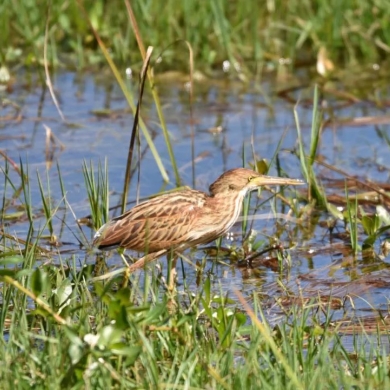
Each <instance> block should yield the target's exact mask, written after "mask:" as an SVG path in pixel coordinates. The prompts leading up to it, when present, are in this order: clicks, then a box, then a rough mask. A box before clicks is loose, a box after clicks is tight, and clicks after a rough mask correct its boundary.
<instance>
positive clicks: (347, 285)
mask: <svg viewBox="0 0 390 390" xmlns="http://www.w3.org/2000/svg"><path fill="white" fill-rule="evenodd" d="M53 82H54V84H55V90H56V93H57V97H58V100H59V104H60V107H61V110H62V112H63V113H64V116H65V119H66V123H64V122H63V121H62V120H61V118H60V116H59V114H58V112H57V110H56V108H55V106H54V104H53V102H52V100H51V98H50V95H49V93H48V91H43V90H42V88H41V86H40V84H39V82H38V81H34V77H32V76H31V75H26V74H23V73H20V74H19V75H18V77H17V79H16V82H15V84H14V85H13V88H12V91H11V92H2V96H1V97H2V98H3V99H7V100H6V101H4V105H3V107H2V108H1V111H0V145H1V146H0V148H1V151H2V152H4V153H5V154H6V155H7V157H8V158H9V160H10V161H14V162H16V163H19V159H20V160H21V161H22V162H23V163H24V164H27V163H28V167H29V173H30V189H31V199H32V204H33V206H34V210H35V214H36V222H35V223H36V226H37V228H39V227H40V226H43V225H44V218H43V217H42V213H41V209H42V201H41V198H40V193H39V187H38V185H37V179H36V172H39V174H40V176H41V177H42V178H43V181H44V182H46V168H47V166H48V158H49V157H48V155H47V145H46V142H47V130H46V129H45V127H44V126H47V127H48V128H49V129H50V130H51V132H52V134H53V136H54V138H52V142H51V143H50V145H49V146H50V147H49V151H50V152H51V154H52V156H51V157H52V159H53V161H54V164H53V165H52V166H51V168H50V169H49V171H48V177H49V179H50V187H51V195H52V198H53V205H54V206H57V205H62V203H61V202H62V195H61V192H60V186H59V180H58V172H57V169H56V165H55V162H56V161H58V164H59V166H60V168H61V175H62V180H63V182H64V186H65V190H66V200H67V202H68V203H69V205H70V206H71V208H72V210H73V212H74V213H75V215H76V217H77V218H81V217H84V216H86V215H88V214H90V210H89V206H88V202H87V193H86V189H85V185H84V179H83V174H82V163H83V161H84V160H85V161H87V162H89V161H92V162H93V163H94V165H95V166H97V165H98V163H99V161H100V162H104V160H105V159H107V161H108V167H109V180H110V185H109V186H110V191H111V197H110V201H111V205H116V204H118V202H119V200H120V196H119V195H120V193H121V191H122V186H123V184H122V182H123V178H124V173H125V172H124V170H125V163H126V157H127V148H128V144H129V137H130V131H131V127H132V120H133V117H132V115H131V114H130V113H129V109H128V106H127V103H126V102H125V100H124V98H123V95H122V93H121V91H120V90H119V89H118V87H117V86H116V85H115V83H113V82H112V83H111V82H110V81H107V77H103V76H101V77H94V76H91V75H77V74H74V73H60V74H57V75H56V76H55V77H54V80H53ZM286 83H288V80H287V81H286ZM129 84H132V88H133V89H134V90H136V89H137V85H136V84H135V83H134V81H129ZM295 84H297V83H296V82H295ZM298 85H299V83H298ZM260 87H261V88H260ZM284 87H285V86H284V85H282V84H276V83H274V82H264V83H263V84H261V86H256V87H254V86H253V87H244V86H243V85H241V84H239V83H234V82H219V81H218V82H216V81H209V82H207V83H198V84H197V85H196V86H195V92H194V102H193V116H192V117H191V116H190V110H189V104H188V102H189V96H188V92H187V90H186V87H185V83H184V82H180V81H177V82H175V83H172V82H170V83H167V82H164V81H162V82H160V86H159V92H160V96H161V101H162V104H163V110H164V114H165V117H166V121H167V124H168V128H169V132H170V136H171V139H172V143H173V149H174V155H175V158H176V161H177V165H178V168H179V171H180V175H181V179H182V182H183V184H186V185H191V186H192V185H193V183H195V186H196V188H197V189H200V190H205V191H207V188H208V185H209V184H210V183H211V182H212V181H213V180H215V179H216V178H217V177H218V176H219V175H220V174H221V173H222V172H223V171H225V170H227V169H229V168H234V167H239V166H242V164H243V161H244V162H245V164H246V165H248V164H249V163H251V162H253V161H254V155H255V157H256V159H258V160H261V159H265V160H267V161H268V162H269V161H271V160H272V159H273V158H274V157H275V153H276V151H277V149H278V145H279V143H280V145H279V153H278V154H277V162H278V166H279V167H280V168H279V169H280V172H285V173H287V174H288V176H290V177H293V178H301V177H302V176H301V172H300V165H299V161H298V158H297V157H296V155H295V154H294V153H292V151H294V150H296V147H297V132H296V124H295V119H294V112H293V110H294V104H292V101H295V102H296V101H300V103H299V105H298V106H297V108H296V109H297V112H298V115H299V120H300V124H301V129H302V134H303V138H304V140H305V143H306V145H307V147H308V146H309V142H310V127H311V120H312V105H311V104H310V101H311V99H312V96H313V88H312V87H311V86H309V87H306V88H297V89H295V90H294V91H292V92H290V93H289V98H288V99H287V98H286V96H285V95H284V94H278V93H277V91H280V90H282V89H283V88H284ZM331 88H334V85H331ZM338 88H342V86H341V87H340V85H338ZM372 88H373V89H374V88H377V87H374V86H372ZM260 90H261V93H260ZM374 93H375V91H374V90H373V91H370V92H369V93H368V95H369V96H372V95H373V94H374ZM320 104H321V105H322V107H323V108H324V110H325V113H326V114H325V115H326V117H327V118H329V119H331V120H332V123H330V124H329V126H327V127H326V128H324V130H323V134H322V138H321V143H320V145H319V156H320V157H321V159H322V160H323V161H324V162H326V163H327V164H329V165H331V166H333V167H335V168H336V169H341V170H343V171H344V172H346V173H347V174H349V175H350V176H357V177H359V178H360V179H362V180H367V179H370V180H372V181H374V182H380V183H386V182H387V181H388V177H389V161H388V159H387V157H386V156H388V150H389V144H388V142H387V140H388V139H389V138H388V137H389V130H390V129H389V125H388V123H389V122H390V120H389V119H388V118H387V117H386V115H385V114H386V113H385V110H384V109H383V108H381V107H379V105H378V104H376V103H375V102H374V101H373V100H372V99H371V100H370V99H369V98H367V99H364V100H363V99H360V100H357V99H355V101H354V102H353V103H352V102H351V100H349V99H345V98H340V96H336V95H335V94H332V93H328V94H324V95H322V96H321V101H320ZM142 116H143V118H144V119H145V121H146V123H147V125H148V127H149V130H150V132H151V134H152V137H153V140H154V143H155V146H156V148H157V150H158V152H159V154H160V156H161V158H162V160H163V162H164V164H165V166H166V167H167V171H168V174H169V177H170V182H169V183H168V184H166V183H164V181H163V179H162V176H161V174H160V172H159V170H158V168H157V165H156V163H155V161H154V158H153V156H152V153H151V152H150V149H149V148H148V147H147V144H146V142H145V139H144V138H142V139H141V151H142V160H141V175H140V196H141V198H142V197H147V196H148V195H151V194H154V193H156V192H158V191H160V190H161V189H163V188H165V189H170V188H174V187H175V180H174V174H173V169H172V167H171V165H170V160H169V156H168V153H167V147H166V144H165V141H164V137H163V135H162V132H161V130H160V128H159V125H158V119H157V113H156V110H155V108H154V105H153V103H152V100H151V98H150V97H149V96H146V97H145V99H144V102H143V107H142ZM368 116H370V117H374V118H378V117H380V118H382V119H381V122H379V123H378V122H377V121H375V120H374V121H372V123H370V121H364V123H363V125H361V124H359V126H358V125H357V124H356V123H353V121H351V119H353V118H361V117H364V118H366V117H368ZM386 118H387V119H386ZM191 123H192V124H193V131H194V138H192V137H191ZM53 139H55V143H54V142H53ZM192 141H193V142H194V151H195V173H196V175H195V178H194V177H193V175H192V172H193V170H192V161H191V150H192ZM51 157H50V158H51ZM0 164H1V167H2V168H4V167H5V160H4V158H2V159H1V163H0ZM275 167H276V164H275V160H273V164H272V166H271V169H270V171H269V174H271V175H278V174H279V173H280V172H278V171H277V170H276V168H275ZM317 173H318V177H319V179H320V180H322V181H323V183H324V185H325V187H326V188H327V193H328V194H340V195H342V196H343V195H344V185H343V179H344V177H343V176H342V175H340V174H339V173H337V172H335V171H334V170H331V169H328V168H326V167H324V166H318V167H317ZM2 176H3V175H2ZM10 176H11V178H12V180H14V182H15V183H18V182H20V179H19V177H18V175H17V173H16V172H15V171H14V170H13V169H12V167H11V168H10ZM332 179H340V180H341V182H340V183H341V185H340V187H339V188H338V187H336V186H334V182H333V181H331V180H332ZM0 191H1V192H2V193H3V191H4V180H3V179H2V180H1V182H0ZM285 195H286V196H287V197H297V196H298V195H299V194H298V193H296V192H295V190H290V189H287V190H285ZM270 196H271V194H270V193H269V192H263V194H262V197H263V198H265V199H266V198H267V197H270ZM6 197H7V198H10V197H11V191H10V188H9V186H8V191H7V193H6ZM135 197H136V181H135V180H133V182H132V186H131V191H130V196H129V200H134V199H135ZM19 203H20V202H19V201H18V200H16V201H15V202H14V204H13V206H12V207H9V208H8V209H7V214H12V213H13V212H15V211H17V205H18V204H19ZM251 206H252V209H251V214H254V209H255V208H256V212H255V214H256V215H255V217H254V218H253V219H252V220H251V221H250V223H252V229H253V231H254V233H253V234H254V236H255V241H257V242H261V243H262V244H263V246H267V245H269V244H270V243H273V242H274V239H273V238H274V237H277V239H278V242H279V244H282V245H283V247H284V248H285V249H286V253H285V254H286V255H287V256H289V258H290V261H291V267H285V268H284V270H283V271H278V269H277V267H275V266H274V265H275V258H276V254H275V253H272V252H271V254H266V255H264V256H262V257H260V259H256V260H254V261H253V262H252V265H251V267H247V266H246V263H245V262H244V263H243V264H241V266H237V261H236V260H235V259H233V258H232V257H227V258H223V259H222V261H218V262H216V261H213V260H212V259H211V257H209V256H208V257H207V262H206V270H205V272H204V275H206V274H211V275H212V276H213V280H214V287H215V290H216V291H217V292H218V291H219V288H220V285H221V286H222V289H223V291H228V292H229V291H230V296H234V293H233V291H234V290H235V289H238V290H240V291H242V292H243V293H244V294H245V295H246V296H247V297H249V296H251V295H252V294H253V292H255V293H256V294H259V296H260V297H261V299H262V300H263V301H264V308H265V311H266V312H267V313H268V315H269V317H270V319H271V320H274V321H278V319H279V318H280V314H281V313H282V311H283V310H282V308H283V307H284V306H289V305H292V304H302V302H303V301H299V299H301V298H307V297H308V298H310V297H315V298H318V297H322V299H324V300H326V299H327V297H329V293H330V292H332V296H333V297H334V299H336V301H337V302H339V301H340V304H339V303H336V304H335V308H336V309H337V310H335V319H337V318H345V317H346V316H347V317H348V316H350V315H356V316H357V317H367V316H374V315H376V314H377V310H379V311H381V313H382V315H386V314H387V307H388V296H389V293H390V289H389V287H388V286H389V281H390V271H389V267H388V265H389V257H387V256H385V255H381V253H380V248H379V242H378V245H377V246H376V248H375V250H376V252H375V253H372V254H371V255H369V256H368V257H367V256H366V257H364V258H362V257H361V256H358V257H357V258H354V257H353V256H351V254H350V253H349V251H348V247H347V246H346V245H345V244H346V243H347V244H348V238H346V237H345V236H344V235H343V233H344V232H345V229H344V224H343V222H341V221H339V222H338V223H337V224H336V228H335V229H334V231H333V234H330V232H329V229H328V227H327V224H326V223H325V222H326V221H327V219H328V218H329V215H327V214H326V213H324V212H317V213H316V214H312V215H311V216H305V218H304V221H303V222H301V223H297V222H296V221H294V219H292V220H290V221H287V220H285V219H284V218H279V219H277V218H274V213H283V214H286V213H288V211H289V207H288V206H286V205H285V204H283V203H282V201H281V200H280V199H278V200H276V199H273V200H272V201H270V202H266V203H263V202H262V201H261V200H259V199H258V198H257V196H252V198H251ZM304 206H305V204H304V203H302V204H301V206H300V207H304ZM365 208H366V210H367V211H373V210H375V208H374V206H373V205H368V206H365ZM303 214H304V213H303ZM57 216H58V217H56V218H54V219H53V223H54V229H55V233H56V235H57V236H58V239H59V241H60V242H61V243H62V246H60V247H59V248H58V249H55V251H57V250H58V251H59V252H60V253H61V256H62V257H63V258H65V259H67V258H71V256H75V257H76V259H77V261H78V262H79V263H80V264H83V263H84V262H86V263H93V262H94V261H95V257H94V256H93V255H88V254H87V253H86V251H85V249H83V248H82V249H80V248H79V245H78V242H77V240H76V239H75V237H74V235H73V232H76V234H77V235H79V234H78V233H77V229H76V223H75V221H74V218H73V216H72V213H70V212H69V211H65V210H64V208H63V207H60V209H59V210H58V213H57ZM63 221H66V225H65V224H64V223H63ZM5 228H6V231H8V232H9V233H11V234H14V235H15V236H16V237H18V238H20V239H23V238H24V237H25V234H26V231H27V224H26V223H25V222H23V218H21V219H15V220H14V219H10V220H9V221H8V222H7V224H6V227H5ZM84 232H85V234H86V236H87V238H89V239H90V238H91V237H92V235H93V232H92V231H90V229H88V228H85V229H84ZM232 232H233V233H234V235H233V240H232V239H226V238H225V239H224V241H223V246H224V247H231V246H237V247H238V248H240V247H241V243H242V234H241V224H240V223H238V224H237V225H236V226H235V227H234V228H233V230H232ZM359 234H360V235H359V237H360V240H361V239H363V238H364V235H362V234H361V232H360V233H359ZM42 245H47V248H49V249H53V248H50V247H49V246H48V244H47V243H45V242H44V241H43V242H42ZM205 256H207V254H205V252H204V251H202V250H198V251H196V252H194V251H192V252H189V253H188V257H189V258H190V259H191V260H192V261H193V262H196V261H202V259H203V258H204V257H205ZM107 262H108V264H109V265H110V266H113V267H115V266H122V263H121V260H120V258H119V256H118V255H117V254H116V253H113V254H112V256H111V257H110V258H109V259H108V260H107ZM161 262H162V264H165V260H164V259H162V260H161ZM183 266H184V269H185V271H186V278H187V283H188V284H190V285H193V288H196V272H195V270H194V267H193V266H192V265H190V264H187V263H186V262H184V263H183ZM179 268H180V267H179ZM181 277H182V275H181V272H180V269H179V280H180V278H181ZM278 281H281V282H282V284H283V285H284V286H285V289H282V288H281V287H280V284H279V283H278ZM275 297H278V298H280V301H279V302H278V303H277V302H276V301H275ZM346 313H348V314H347V315H346Z"/></svg>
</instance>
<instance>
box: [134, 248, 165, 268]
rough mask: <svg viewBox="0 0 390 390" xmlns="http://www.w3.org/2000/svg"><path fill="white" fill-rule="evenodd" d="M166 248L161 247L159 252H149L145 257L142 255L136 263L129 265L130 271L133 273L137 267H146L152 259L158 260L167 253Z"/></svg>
mask: <svg viewBox="0 0 390 390" xmlns="http://www.w3.org/2000/svg"><path fill="white" fill-rule="evenodd" d="M166 252H167V250H166V249H161V250H160V251H158V252H154V253H149V254H147V255H145V256H143V257H141V258H140V259H139V260H137V261H136V262H135V263H134V264H132V265H129V266H128V272H129V273H130V274H131V273H133V272H134V271H136V270H137V269H140V268H144V267H145V265H146V264H147V263H150V262H151V261H154V260H156V259H157V258H159V257H160V256H162V255H163V254H164V253H166Z"/></svg>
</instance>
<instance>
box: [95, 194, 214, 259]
mask: <svg viewBox="0 0 390 390" xmlns="http://www.w3.org/2000/svg"><path fill="white" fill-rule="evenodd" d="M206 198H207V195H206V194H204V193H202V192H200V191H194V190H182V191H177V192H175V193H171V194H167V195H162V196H159V197H156V198H154V199H151V200H149V201H147V202H144V203H141V204H139V205H138V206H135V207H133V208H132V209H130V210H129V211H127V212H126V213H124V214H122V215H121V216H119V217H116V218H114V219H112V220H111V221H110V222H108V223H106V224H105V225H104V226H102V227H101V228H100V229H99V230H98V232H97V233H96V235H95V238H94V245H96V246H98V248H99V249H112V248H115V247H123V248H128V249H133V250H136V251H141V252H147V253H151V252H155V251H158V250H161V249H169V248H174V247H177V246H179V245H180V244H182V243H184V242H185V241H186V238H187V236H188V234H189V232H191V229H192V227H193V225H194V222H195V220H196V218H197V216H198V215H199V213H200V212H201V210H202V208H203V206H204V203H205V201H206Z"/></svg>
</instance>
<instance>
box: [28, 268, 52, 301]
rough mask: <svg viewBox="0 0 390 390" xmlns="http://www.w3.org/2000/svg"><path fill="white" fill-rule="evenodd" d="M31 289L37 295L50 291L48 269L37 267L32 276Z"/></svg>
mask: <svg viewBox="0 0 390 390" xmlns="http://www.w3.org/2000/svg"><path fill="white" fill-rule="evenodd" d="M30 286H31V290H32V291H33V293H34V294H35V295H36V296H39V295H41V294H42V293H45V292H47V291H48V287H49V282H48V277H47V273H46V271H44V270H42V269H39V268H37V269H36V270H35V271H34V272H33V274H32V275H31V278H30Z"/></svg>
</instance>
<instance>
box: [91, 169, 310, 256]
mask: <svg viewBox="0 0 390 390" xmlns="http://www.w3.org/2000/svg"><path fill="white" fill-rule="evenodd" d="M299 184H303V182H302V181H301V180H294V179H288V178H281V177H272V176H263V175H259V174H258V173H256V172H255V171H252V170H250V169H245V168H237V169H232V170H230V171H227V172H225V173H224V174H223V175H221V176H220V177H219V178H218V179H217V180H216V181H215V182H214V183H213V184H211V186H210V195H208V194H206V193H204V192H201V191H196V190H192V189H185V190H181V191H177V192H173V193H170V194H166V195H161V196H158V197H156V198H153V199H150V200H148V201H146V202H144V203H140V204H139V205H137V206H135V207H133V208H132V209H130V210H129V211H127V212H126V213H124V214H122V215H121V216H119V217H116V218H114V219H112V220H111V221H109V222H108V223H106V224H105V225H103V226H102V227H101V228H100V229H99V230H98V232H97V233H96V234H95V237H94V242H93V245H94V246H97V247H98V248H99V249H101V250H110V249H113V248H117V247H122V248H126V249H132V250H135V251H138V252H145V253H147V254H148V256H149V260H152V259H154V258H155V257H158V256H161V255H162V254H163V253H165V252H167V251H168V250H173V251H175V252H181V251H183V250H185V249H187V248H189V247H192V246H195V245H197V244H206V243H208V242H211V241H213V240H215V239H216V238H218V237H220V236H221V235H223V234H224V233H226V232H227V231H228V230H229V229H230V228H231V226H232V225H233V224H234V222H235V221H236V220H237V218H238V216H239V214H240V210H241V205H242V201H243V199H244V197H245V195H246V194H247V193H248V192H249V191H252V190H255V189H257V188H259V187H261V186H263V185H299ZM153 254H155V255H156V256H154V257H153Z"/></svg>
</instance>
